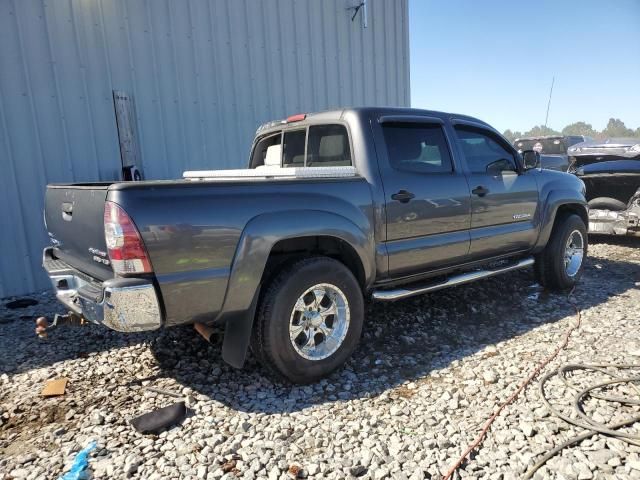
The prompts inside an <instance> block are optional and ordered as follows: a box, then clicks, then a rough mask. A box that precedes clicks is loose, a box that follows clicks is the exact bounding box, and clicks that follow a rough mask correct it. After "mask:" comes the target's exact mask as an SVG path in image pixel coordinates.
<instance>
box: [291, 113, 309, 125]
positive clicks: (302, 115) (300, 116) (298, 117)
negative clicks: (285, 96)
mask: <svg viewBox="0 0 640 480" xmlns="http://www.w3.org/2000/svg"><path fill="white" fill-rule="evenodd" d="M305 118H307V114H306V113H298V114H297V115H291V116H290V117H287V123H291V122H301V121H302V120H304V119H305Z"/></svg>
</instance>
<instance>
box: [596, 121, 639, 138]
mask: <svg viewBox="0 0 640 480" xmlns="http://www.w3.org/2000/svg"><path fill="white" fill-rule="evenodd" d="M633 133H634V132H633V130H631V129H630V128H627V126H626V125H625V124H624V122H623V121H622V120H620V119H619V118H610V119H609V123H607V126H606V127H605V129H604V130H602V132H601V135H602V136H603V137H606V138H615V137H632V136H633Z"/></svg>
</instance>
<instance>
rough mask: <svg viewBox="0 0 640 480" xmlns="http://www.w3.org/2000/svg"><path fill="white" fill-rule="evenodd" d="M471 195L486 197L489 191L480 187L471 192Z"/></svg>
mask: <svg viewBox="0 0 640 480" xmlns="http://www.w3.org/2000/svg"><path fill="white" fill-rule="evenodd" d="M471 193H473V194H474V195H477V196H479V197H484V196H485V195H486V194H487V193H489V189H488V188H485V187H483V186H482V185H478V186H477V187H476V188H474V189H473V190H471Z"/></svg>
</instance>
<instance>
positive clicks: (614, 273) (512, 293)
mask: <svg viewBox="0 0 640 480" xmlns="http://www.w3.org/2000/svg"><path fill="white" fill-rule="evenodd" d="M626 241H627V240H625V242H626ZM625 245H634V246H636V245H637V246H639V247H640V241H639V240H632V243H625ZM605 278H606V281H603V279H605ZM637 282H640V263H638V262H635V263H632V262H622V261H618V260H613V259H605V258H598V257H595V258H589V259H588V261H587V264H586V267H585V271H584V275H583V278H582V281H581V283H580V286H579V288H577V289H576V291H575V293H574V300H575V301H576V303H577V304H578V305H579V306H580V308H581V309H587V308H589V307H593V306H596V305H599V304H601V303H604V302H606V301H607V299H609V298H610V297H612V296H614V295H621V294H624V292H626V291H628V290H629V289H632V288H640V287H638V286H637V285H636V283H637ZM366 309H367V311H366V322H365V327H364V334H363V338H362V341H361V343H360V346H359V347H358V349H357V350H356V352H355V353H354V355H353V357H352V358H351V360H350V361H349V362H348V364H347V365H346V367H345V368H343V369H340V370H338V371H337V372H335V373H334V374H332V375H331V376H330V377H328V378H327V379H325V380H322V381H320V382H318V383H316V384H312V385H307V386H292V385H287V384H282V383H273V382H272V381H270V380H269V378H268V377H267V374H266V372H265V371H264V370H263V368H262V367H261V366H260V365H258V364H257V363H256V361H255V360H253V359H252V358H250V359H249V360H248V362H247V364H246V365H245V368H244V369H243V370H241V371H239V370H234V369H232V368H231V367H229V366H228V365H226V364H225V363H224V362H223V361H222V359H221V358H220V347H219V346H211V345H208V344H207V343H206V342H204V341H203V340H201V339H199V338H196V337H194V333H193V330H191V329H178V330H173V331H167V332H165V333H163V334H162V335H161V336H160V337H158V338H157V339H156V341H154V342H153V343H152V351H153V353H154V356H155V357H156V360H157V361H158V363H159V365H160V368H161V371H162V374H161V376H164V377H172V378H174V379H175V380H176V381H178V382H179V383H180V384H182V385H183V386H185V387H189V388H191V389H193V390H194V391H195V392H196V393H199V394H201V395H204V396H205V397H206V398H208V399H212V400H215V401H218V402H221V403H223V404H225V405H227V406H229V407H231V408H233V409H235V410H238V411H242V412H262V413H286V412H293V411H299V410H302V409H304V408H307V407H310V406H312V405H317V404H322V403H326V402H332V401H337V400H352V399H358V398H370V397H374V396H378V395H380V394H382V393H383V392H389V394H390V395H391V396H394V395H399V396H402V395H405V394H410V392H408V390H407V385H408V384H409V383H412V382H413V383H418V384H419V383H421V382H425V381H429V377H428V375H429V373H430V372H432V371H434V370H439V369H443V368H446V367H450V366H452V365H455V362H456V361H457V360H460V359H463V358H465V357H468V356H471V355H475V354H479V355H486V356H491V355H496V354H499V349H498V353H496V352H495V351H485V349H486V347H487V346H490V345H495V344H498V343H500V342H503V341H505V340H508V339H511V338H514V337H517V336H519V335H522V334H524V333H526V332H528V331H530V330H532V329H535V328H536V327H539V326H541V325H543V324H546V323H553V322H557V321H559V320H561V319H563V318H566V317H570V316H572V315H574V309H573V307H572V306H571V304H570V303H569V301H568V298H567V296H566V295H562V294H551V293H547V292H544V291H542V290H541V288H540V287H539V286H538V285H537V284H536V283H535V280H534V278H533V272H532V271H531V270H530V269H529V270H524V271H520V272H513V273H511V274H506V275H504V276H499V277H494V278H490V279H486V280H481V281H479V282H476V283H473V284H469V285H465V286H460V287H457V288H453V289H449V290H442V291H439V292H434V293H431V294H429V295H423V296H420V297H414V298H412V299H407V300H404V301H398V302H396V303H373V302H369V303H368V304H367V307H366ZM481 358H482V357H481ZM425 377H426V378H425ZM200 398H201V399H203V398H202V397H200ZM203 400H204V399H203Z"/></svg>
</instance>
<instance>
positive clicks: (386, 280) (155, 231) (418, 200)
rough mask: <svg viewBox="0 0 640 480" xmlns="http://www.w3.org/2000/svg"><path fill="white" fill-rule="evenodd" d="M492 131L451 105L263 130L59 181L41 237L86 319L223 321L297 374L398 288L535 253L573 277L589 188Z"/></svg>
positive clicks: (140, 324)
mask: <svg viewBox="0 0 640 480" xmlns="http://www.w3.org/2000/svg"><path fill="white" fill-rule="evenodd" d="M538 161H539V155H538V154H537V152H534V151H525V152H523V154H522V155H520V154H518V152H516V150H515V149H514V148H513V147H512V146H511V145H510V144H509V142H508V141H507V140H506V139H505V138H504V137H502V136H501V135H500V134H499V133H498V132H497V131H496V130H495V129H493V128H492V127H490V126H489V125H487V124H486V123H484V122H482V121H480V120H477V119H475V118H472V117H468V116H463V115H454V114H447V113H440V112H432V111H424V110H416V109H395V108H359V109H345V110H336V111H330V112H324V113H318V114H310V115H296V116H293V117H290V118H289V119H287V120H284V121H278V122H271V123H269V124H266V125H264V126H262V127H261V128H259V129H258V131H257V135H256V138H255V140H254V142H253V146H252V153H251V157H250V160H249V168H248V169H241V170H229V171H219V170H218V171H215V170H214V171H199V172H185V179H183V180H173V181H142V182H129V183H127V182H115V183H80V184H67V185H49V186H48V187H47V193H46V211H45V220H46V226H47V231H48V233H49V237H50V238H51V241H52V243H53V245H52V246H51V247H49V248H47V249H45V251H44V268H45V269H46V270H47V272H48V274H49V276H50V277H51V280H52V282H53V285H54V287H55V289H56V291H57V295H58V298H59V299H60V300H61V301H62V302H63V303H64V304H65V305H66V306H67V307H68V308H69V309H71V310H72V311H73V312H75V314H76V315H82V316H84V317H86V318H87V319H89V320H91V321H93V322H97V323H102V324H104V325H106V326H108V327H110V328H113V329H116V330H119V331H124V332H132V331H139V330H153V329H157V328H161V327H172V326H176V325H183V324H191V323H194V324H196V326H197V328H199V329H201V327H202V326H203V325H204V326H211V325H218V326H221V327H224V339H223V345H222V356H223V358H224V360H226V361H227V362H228V363H230V364H231V365H233V366H235V367H241V366H242V365H243V363H244V360H245V355H246V351H247V348H248V346H249V344H250V343H251V346H252V349H253V352H254V353H255V355H256V356H257V357H258V359H259V360H260V361H261V362H262V363H263V364H264V365H266V367H267V368H268V369H269V370H271V371H272V372H274V373H275V374H276V375H279V376H280V377H284V378H286V379H288V380H290V381H292V382H295V383H308V382H312V381H315V380H318V379H319V378H322V377H324V376H326V375H327V374H329V373H330V372H331V371H333V370H335V369H336V368H338V367H339V366H340V365H342V364H343V363H344V362H345V361H346V360H347V359H348V358H349V356H350V355H351V353H352V352H353V350H354V349H355V348H356V345H357V343H358V341H359V339H360V334H361V331H362V329H363V328H367V327H366V324H365V318H364V298H365V296H371V297H372V298H373V299H374V300H379V301H391V300H398V299H402V298H406V297H410V296H412V295H417V294H421V293H426V292H432V291H435V290H438V289H441V288H446V287H449V286H454V285H458V284H462V283H466V282H470V281H473V280H477V279H480V278H484V277H489V276H493V275H497V274H499V273H503V272H508V271H511V270H514V269H519V268H524V267H528V266H531V265H534V264H535V273H536V275H537V278H538V279H539V281H540V282H541V283H543V284H544V285H545V286H546V287H548V288H549V289H552V290H564V289H569V288H571V287H573V286H574V285H575V283H576V282H577V280H578V278H579V277H580V274H581V271H582V269H581V267H582V264H583V260H584V257H585V255H586V253H587V236H586V223H587V210H586V199H585V196H584V184H583V183H582V181H581V180H579V179H578V178H577V177H575V176H574V175H569V174H566V173H560V172H554V171H548V170H546V171H545V170H540V169H538V168H535V167H537V166H538Z"/></svg>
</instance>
